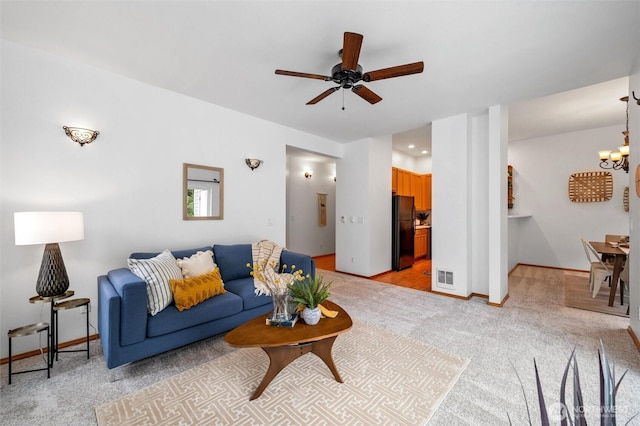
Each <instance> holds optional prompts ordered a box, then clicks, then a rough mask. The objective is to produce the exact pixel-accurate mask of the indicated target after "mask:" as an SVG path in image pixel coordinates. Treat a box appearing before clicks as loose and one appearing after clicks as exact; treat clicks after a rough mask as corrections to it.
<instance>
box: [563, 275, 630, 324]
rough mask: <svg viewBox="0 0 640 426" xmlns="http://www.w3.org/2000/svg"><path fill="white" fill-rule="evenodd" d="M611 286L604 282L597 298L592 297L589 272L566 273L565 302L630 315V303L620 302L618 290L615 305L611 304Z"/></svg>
mask: <svg viewBox="0 0 640 426" xmlns="http://www.w3.org/2000/svg"><path fill="white" fill-rule="evenodd" d="M610 290H611V289H610V287H609V286H608V285H606V283H605V284H602V286H601V287H600V291H599V292H598V294H597V295H596V297H595V299H594V298H592V297H591V291H590V290H589V274H587V273H572V272H567V273H565V277H564V304H565V306H568V307H570V308H577V309H585V310H587V311H593V312H600V313H603V314H609V315H618V316H622V317H628V315H627V308H628V307H629V304H628V303H627V304H625V305H621V304H620V293H619V291H618V292H616V298H615V300H614V302H613V306H609V294H610Z"/></svg>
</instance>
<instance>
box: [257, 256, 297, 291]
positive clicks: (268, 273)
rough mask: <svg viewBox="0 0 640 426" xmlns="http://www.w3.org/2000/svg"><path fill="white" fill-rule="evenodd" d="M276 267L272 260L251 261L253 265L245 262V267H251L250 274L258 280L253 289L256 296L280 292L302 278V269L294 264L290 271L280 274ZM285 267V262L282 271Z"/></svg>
mask: <svg viewBox="0 0 640 426" xmlns="http://www.w3.org/2000/svg"><path fill="white" fill-rule="evenodd" d="M276 267H277V263H276V262H275V261H274V260H271V261H269V262H267V260H261V261H259V262H253V266H252V265H251V264H250V263H247V268H250V269H251V272H250V275H251V276H252V277H254V278H255V279H256V280H257V281H258V283H256V284H257V285H256V289H255V293H256V294H257V295H258V296H260V295H262V294H265V295H267V296H273V295H274V294H278V293H282V291H283V290H288V286H289V284H291V283H294V282H296V281H302V280H303V279H304V276H302V270H301V269H298V270H296V265H291V272H283V273H280V274H279V273H277V272H276ZM287 268H288V266H287V265H286V264H285V265H282V270H283V271H286V270H287ZM260 284H261V285H260Z"/></svg>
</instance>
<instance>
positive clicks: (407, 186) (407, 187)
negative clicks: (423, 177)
mask: <svg viewBox="0 0 640 426" xmlns="http://www.w3.org/2000/svg"><path fill="white" fill-rule="evenodd" d="M412 174H413V173H411V172H409V171H407V170H402V169H398V191H397V192H396V193H397V194H398V195H413V194H412V193H411V175H412Z"/></svg>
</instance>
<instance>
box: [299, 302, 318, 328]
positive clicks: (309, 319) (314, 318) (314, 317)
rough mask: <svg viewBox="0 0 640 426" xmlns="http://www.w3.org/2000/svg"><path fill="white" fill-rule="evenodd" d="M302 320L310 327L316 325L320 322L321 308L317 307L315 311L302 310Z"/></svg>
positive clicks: (306, 308)
mask: <svg viewBox="0 0 640 426" xmlns="http://www.w3.org/2000/svg"><path fill="white" fill-rule="evenodd" d="M302 319H303V320H304V322H305V323H307V324H308V325H316V324H317V323H318V322H319V321H320V308H318V307H317V306H316V307H315V308H313V309H309V308H308V307H305V308H304V309H303V310H302Z"/></svg>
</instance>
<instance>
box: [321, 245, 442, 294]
mask: <svg viewBox="0 0 640 426" xmlns="http://www.w3.org/2000/svg"><path fill="white" fill-rule="evenodd" d="M313 259H314V260H315V261H316V268H317V269H324V270H325V271H335V270H336V256H335V254H328V255H325V256H317V257H314V258H313ZM370 279H372V280H374V281H378V282H381V283H387V284H393V285H397V286H400V287H408V288H413V289H416V290H423V291H431V260H425V259H420V260H417V261H415V263H414V264H413V266H412V267H411V268H407V269H403V270H402V271H398V272H396V271H389V272H384V273H382V274H379V275H376V276H373V277H371V278H370Z"/></svg>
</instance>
